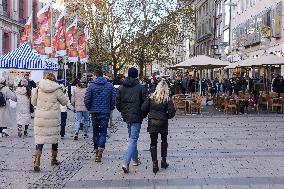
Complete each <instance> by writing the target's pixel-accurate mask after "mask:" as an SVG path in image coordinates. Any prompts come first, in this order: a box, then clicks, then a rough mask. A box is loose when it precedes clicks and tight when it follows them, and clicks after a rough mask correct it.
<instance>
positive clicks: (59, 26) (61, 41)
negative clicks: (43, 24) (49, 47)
mask: <svg viewBox="0 0 284 189" xmlns="http://www.w3.org/2000/svg"><path fill="white" fill-rule="evenodd" d="M66 12H67V10H66V8H64V9H63V11H62V13H61V15H60V16H59V18H58V19H57V21H56V23H55V35H54V38H53V48H54V50H55V51H56V55H58V56H65V55H66Z"/></svg>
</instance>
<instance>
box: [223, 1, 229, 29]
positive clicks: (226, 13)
mask: <svg viewBox="0 0 284 189" xmlns="http://www.w3.org/2000/svg"><path fill="white" fill-rule="evenodd" d="M227 2H228V1H225V4H226V3H227ZM224 14H225V23H224V24H225V26H227V25H229V24H230V6H229V5H225V13H224Z"/></svg>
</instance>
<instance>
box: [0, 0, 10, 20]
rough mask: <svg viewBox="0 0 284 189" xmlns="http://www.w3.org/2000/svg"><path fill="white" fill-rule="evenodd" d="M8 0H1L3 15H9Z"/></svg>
mask: <svg viewBox="0 0 284 189" xmlns="http://www.w3.org/2000/svg"><path fill="white" fill-rule="evenodd" d="M8 3H9V1H8V0H2V7H3V14H4V16H7V17H10V11H9V4H8Z"/></svg>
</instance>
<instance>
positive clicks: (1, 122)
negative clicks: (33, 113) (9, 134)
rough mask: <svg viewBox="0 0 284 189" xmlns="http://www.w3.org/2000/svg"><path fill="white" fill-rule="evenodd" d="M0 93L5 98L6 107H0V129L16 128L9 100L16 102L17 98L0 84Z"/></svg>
mask: <svg viewBox="0 0 284 189" xmlns="http://www.w3.org/2000/svg"><path fill="white" fill-rule="evenodd" d="M0 91H1V92H2V93H3V95H4V97H5V98H6V106H5V107H0V127H8V128H11V127H13V126H16V124H15V123H14V122H13V117H12V114H11V107H10V102H9V99H10V100H12V101H17V97H16V94H15V93H13V92H12V91H11V90H10V89H9V88H8V87H4V85H2V84H0Z"/></svg>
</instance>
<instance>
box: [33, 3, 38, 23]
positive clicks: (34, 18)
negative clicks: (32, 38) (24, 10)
mask: <svg viewBox="0 0 284 189" xmlns="http://www.w3.org/2000/svg"><path fill="white" fill-rule="evenodd" d="M37 12H38V3H37V1H35V0H34V1H33V26H34V28H37Z"/></svg>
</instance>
